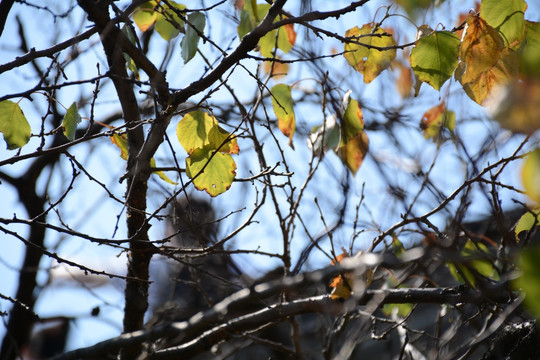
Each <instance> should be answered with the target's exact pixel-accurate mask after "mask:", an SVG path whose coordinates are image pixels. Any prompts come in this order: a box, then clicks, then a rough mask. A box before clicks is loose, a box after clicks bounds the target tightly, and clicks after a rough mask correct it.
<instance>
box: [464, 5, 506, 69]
mask: <svg viewBox="0 0 540 360" xmlns="http://www.w3.org/2000/svg"><path fill="white" fill-rule="evenodd" d="M503 49H504V40H503V38H502V37H501V36H500V35H499V33H498V32H497V30H495V29H494V28H493V27H491V26H490V25H488V24H487V23H486V22H485V21H484V20H483V19H482V18H481V17H480V16H479V15H472V14H469V16H468V17H467V30H466V32H465V36H464V37H463V41H462V44H461V53H460V58H461V61H463V62H464V63H465V64H466V65H467V69H466V73H467V76H468V78H469V79H474V78H476V77H478V76H479V75H480V74H482V73H485V72H486V71H488V70H490V69H491V68H492V67H493V66H495V64H496V63H497V62H498V61H499V59H500V57H501V52H502V50H503Z"/></svg>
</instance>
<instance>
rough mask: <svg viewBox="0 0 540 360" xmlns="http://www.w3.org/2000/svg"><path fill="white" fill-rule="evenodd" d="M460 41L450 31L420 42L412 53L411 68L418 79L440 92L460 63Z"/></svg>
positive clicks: (437, 33) (436, 34)
mask: <svg viewBox="0 0 540 360" xmlns="http://www.w3.org/2000/svg"><path fill="white" fill-rule="evenodd" d="M459 44H460V41H459V39H458V37H457V36H456V35H454V34H453V33H451V32H449V31H435V32H433V33H431V34H430V35H427V36H424V37H422V38H420V39H419V40H418V42H417V43H416V46H415V47H414V48H413V49H412V51H411V57H410V60H411V67H412V69H413V71H414V73H415V74H416V76H418V78H419V79H420V80H421V81H423V82H426V83H428V84H430V85H431V86H433V88H435V90H439V89H440V88H441V86H442V85H443V84H444V83H445V81H446V80H448V79H449V78H450V77H451V76H452V74H453V73H454V70H455V69H456V66H457V63H458V51H459Z"/></svg>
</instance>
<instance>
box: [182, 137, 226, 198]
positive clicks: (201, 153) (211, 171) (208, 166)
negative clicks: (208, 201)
mask: <svg viewBox="0 0 540 360" xmlns="http://www.w3.org/2000/svg"><path fill="white" fill-rule="evenodd" d="M212 155H213V156H212ZM203 169H204V170H203ZM201 171H202V172H201ZM199 173H200V174H199ZM186 174H187V176H189V177H190V178H191V179H193V184H194V185H195V187H196V188H197V189H199V190H204V191H206V192H207V193H208V194H209V195H210V196H217V195H219V194H222V193H224V192H225V191H227V190H228V189H229V187H230V186H231V184H232V182H233V180H234V177H235V176H236V164H235V162H234V160H233V158H232V156H231V155H230V154H224V153H221V152H217V153H216V152H215V150H214V149H212V147H211V146H206V147H204V148H197V149H195V150H194V151H193V152H192V153H191V154H190V155H189V157H188V158H186Z"/></svg>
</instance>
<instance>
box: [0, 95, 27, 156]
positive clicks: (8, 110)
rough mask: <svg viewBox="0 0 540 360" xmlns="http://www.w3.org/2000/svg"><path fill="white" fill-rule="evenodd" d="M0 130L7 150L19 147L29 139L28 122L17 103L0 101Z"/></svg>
mask: <svg viewBox="0 0 540 360" xmlns="http://www.w3.org/2000/svg"><path fill="white" fill-rule="evenodd" d="M0 132H1V133H2V134H3V135H4V141H5V142H6V144H7V148H8V149H9V150H13V149H17V148H20V147H22V146H24V145H26V143H28V140H30V133H31V129H30V124H29V123H28V120H26V117H25V116H24V113H23V112H22V110H21V108H20V107H19V104H17V103H14V102H12V101H9V100H4V101H1V102H0Z"/></svg>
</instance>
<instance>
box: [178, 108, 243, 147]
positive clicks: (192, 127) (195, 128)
mask: <svg viewBox="0 0 540 360" xmlns="http://www.w3.org/2000/svg"><path fill="white" fill-rule="evenodd" d="M176 136H177V137H178V141H179V142H180V144H181V145H182V147H183V148H184V149H185V150H186V152H187V153H188V154H191V153H192V152H193V151H195V150H196V149H200V148H203V147H205V146H210V148H211V149H213V150H218V149H219V151H220V152H222V153H229V154H238V152H239V150H240V149H239V147H238V143H237V141H236V137H235V136H234V135H231V134H230V133H229V132H227V131H225V130H223V129H222V128H221V127H220V126H219V123H218V121H217V119H216V118H215V117H214V116H212V115H210V114H208V113H206V112H204V111H202V110H196V111H192V112H190V113H188V114H186V115H185V116H184V117H183V118H182V119H181V120H180V121H179V122H178V126H177V127H176Z"/></svg>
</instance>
